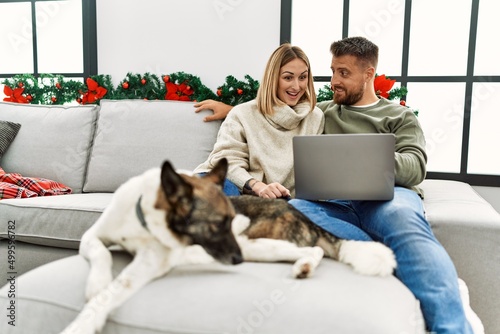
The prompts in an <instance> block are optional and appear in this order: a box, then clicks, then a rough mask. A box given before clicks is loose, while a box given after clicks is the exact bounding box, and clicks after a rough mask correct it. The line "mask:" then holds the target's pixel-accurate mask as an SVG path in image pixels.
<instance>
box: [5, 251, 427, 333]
mask: <svg viewBox="0 0 500 334" xmlns="http://www.w3.org/2000/svg"><path fill="white" fill-rule="evenodd" d="M130 261H131V257H130V255H128V254H126V253H124V252H120V251H115V252H113V274H114V275H116V274H117V273H118V272H119V271H121V270H122V269H123V268H124V266H126V265H127V264H128V263H129V262H130ZM88 269H89V266H88V263H87V261H86V260H85V259H84V258H83V257H81V256H78V255H77V256H71V257H68V258H64V259H61V260H57V261H54V262H52V263H48V264H45V265H43V266H41V267H38V268H36V269H34V270H32V271H30V272H28V273H26V274H24V275H22V276H20V277H17V278H16V279H15V281H14V282H11V283H13V284H9V283H8V284H7V285H5V286H4V287H3V288H2V289H1V290H0V308H1V309H2V310H3V312H4V313H5V312H7V318H6V317H5V316H4V317H2V318H3V320H2V321H1V323H0V332H1V333H4V334H7V333H15V334H20V333H23V334H28V333H33V334H39V333H44V334H50V333H59V332H60V331H61V330H62V329H63V328H65V327H66V326H67V325H68V324H69V323H70V322H71V321H72V320H73V319H74V318H75V317H76V316H77V314H78V312H79V311H80V310H81V309H82V307H83V304H84V290H85V282H86V278H87V274H88ZM9 291H10V292H11V293H9ZM9 308H10V310H9ZM6 310H7V311H6ZM9 316H10V318H9ZM14 325H15V326H14ZM424 332H425V331H424V322H423V319H422V315H421V311H420V308H419V303H418V301H417V300H416V299H415V298H414V297H413V295H412V294H411V292H410V291H409V290H408V289H407V288H406V287H405V286H404V285H403V284H402V283H401V282H400V281H399V280H397V279H396V278H395V277H394V276H389V277H384V278H381V277H367V276H362V275H359V274H356V273H354V272H353V271H352V269H351V268H350V267H348V266H346V265H344V264H341V263H338V262H335V261H333V260H331V259H324V260H323V261H322V263H321V264H320V265H319V267H318V269H317V271H316V273H315V275H314V277H312V278H309V279H303V280H297V279H293V278H292V277H291V264H288V263H251V262H246V263H243V264H240V265H236V266H225V265H222V264H219V263H211V264H207V265H189V266H182V267H177V268H175V269H174V270H173V271H172V272H170V273H169V274H168V275H166V276H164V277H162V278H159V279H157V280H155V281H153V282H151V283H150V284H149V285H147V286H145V287H144V288H143V289H142V290H140V291H139V292H138V293H137V294H135V295H134V296H132V297H131V298H130V299H129V300H128V301H127V302H126V303H125V304H123V305H122V306H121V307H119V308H118V309H116V310H114V311H113V312H112V314H111V316H110V317H109V318H108V321H107V323H106V325H105V327H104V330H103V333H120V334H128V333H134V334H139V333H141V334H145V333H146V334H147V333H176V334H179V333H211V334H215V333H217V334H221V333H244V334H250V333H269V334H278V333H287V334H293V333H301V334H304V333H307V334H314V333H344V334H346V333H371V334H376V333H381V334H382V333H383V334H390V333H394V334H401V333H424Z"/></svg>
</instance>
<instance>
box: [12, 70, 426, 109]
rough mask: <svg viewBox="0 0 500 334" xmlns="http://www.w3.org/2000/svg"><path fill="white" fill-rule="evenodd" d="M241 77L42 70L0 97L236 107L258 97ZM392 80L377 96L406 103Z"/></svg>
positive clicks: (378, 86)
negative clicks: (213, 80) (216, 82)
mask: <svg viewBox="0 0 500 334" xmlns="http://www.w3.org/2000/svg"><path fill="white" fill-rule="evenodd" d="M244 79H245V80H244V81H243V80H238V79H236V78H235V77H234V76H232V75H229V76H227V77H226V80H225V82H224V84H222V85H221V86H219V87H218V88H217V91H216V92H215V93H214V92H213V91H212V90H210V89H209V88H208V87H206V86H205V85H203V84H202V83H201V80H200V78H199V77H197V76H194V75H192V74H187V73H184V72H176V73H171V74H166V75H162V76H161V79H160V77H158V76H157V75H155V74H151V73H144V74H137V73H135V74H134V73H127V75H126V76H125V78H124V79H123V80H121V81H120V83H119V84H118V86H116V87H114V86H113V83H112V80H111V76H110V75H105V74H99V75H93V76H91V77H89V78H87V79H86V80H85V82H81V81H78V80H74V79H68V78H65V77H63V76H62V75H54V74H40V75H39V76H38V77H35V76H33V75H32V74H19V75H16V76H14V77H12V78H10V79H5V80H4V81H3V82H2V83H3V84H4V85H5V86H4V94H5V95H6V96H7V97H5V98H4V101H8V102H17V103H31V104H58V105H61V104H66V103H71V102H74V101H76V102H77V103H79V104H98V103H99V101H100V100H101V99H103V98H106V99H110V100H123V99H145V100H178V101H203V100H207V99H212V100H216V101H220V102H223V103H226V104H229V105H232V106H235V105H237V104H240V103H243V102H246V101H250V100H253V99H254V98H255V97H256V96H257V90H258V89H259V82H258V81H257V80H255V79H253V78H252V77H251V76H249V75H245V77H244ZM395 82H396V80H391V79H389V78H387V77H386V76H385V75H377V76H376V77H375V82H374V86H375V91H376V93H377V95H379V96H382V97H384V98H387V99H389V100H394V99H400V104H401V105H405V104H406V103H405V100H404V99H403V98H404V97H405V96H406V94H407V92H408V90H407V89H406V87H398V88H394V89H393V85H394V83H395ZM332 99H333V91H332V90H331V89H330V86H328V85H325V86H324V87H322V88H320V89H319V92H318V94H317V101H318V102H321V101H327V100H332ZM415 113H416V114H417V113H418V111H415Z"/></svg>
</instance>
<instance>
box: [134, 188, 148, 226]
mask: <svg viewBox="0 0 500 334" xmlns="http://www.w3.org/2000/svg"><path fill="white" fill-rule="evenodd" d="M141 200H142V195H141V196H139V199H138V200H137V203H135V215H136V216H137V219H139V222H140V223H141V225H142V227H144V228H145V229H146V230H148V223H146V218H144V212H143V211H142V207H141Z"/></svg>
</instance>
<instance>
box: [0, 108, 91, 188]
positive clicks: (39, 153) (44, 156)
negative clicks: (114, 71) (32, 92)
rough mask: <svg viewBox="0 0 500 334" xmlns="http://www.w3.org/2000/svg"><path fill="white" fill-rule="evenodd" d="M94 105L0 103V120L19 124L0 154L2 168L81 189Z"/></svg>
mask: <svg viewBox="0 0 500 334" xmlns="http://www.w3.org/2000/svg"><path fill="white" fill-rule="evenodd" d="M96 108H97V107H96V106H45V105H31V104H28V105H27V104H18V103H6V102H0V119H2V120H7V121H11V122H15V123H19V124H21V126H22V130H21V131H19V133H18V134H17V136H16V139H15V140H14V141H13V142H12V144H11V145H10V147H9V149H8V150H7V152H6V153H5V154H4V156H3V157H2V161H1V164H2V167H3V169H4V170H5V171H6V172H10V173H20V174H22V175H24V176H27V177H42V178H46V179H49V180H54V181H57V182H61V183H63V184H65V185H67V186H68V187H70V188H71V189H72V190H73V192H74V193H79V192H81V190H82V186H83V180H84V176H85V169H86V166H87V158H88V152H89V148H90V146H91V142H92V137H93V133H94V126H95V121H96V118H97V109H96Z"/></svg>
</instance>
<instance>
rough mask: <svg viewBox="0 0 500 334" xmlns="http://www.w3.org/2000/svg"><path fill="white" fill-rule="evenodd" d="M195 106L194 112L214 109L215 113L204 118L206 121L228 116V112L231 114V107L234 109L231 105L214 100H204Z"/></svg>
mask: <svg viewBox="0 0 500 334" xmlns="http://www.w3.org/2000/svg"><path fill="white" fill-rule="evenodd" d="M194 107H195V108H196V109H195V110H194V112H200V111H202V110H207V109H209V110H212V111H213V113H214V114H213V115H211V116H207V117H205V118H204V119H203V121H204V122H211V121H216V120H219V119H224V118H226V116H227V114H229V112H230V111H231V109H233V107H232V106H230V105H227V104H225V103H222V102H219V101H214V100H204V101H201V102H198V103H196V104H195V105H194Z"/></svg>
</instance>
